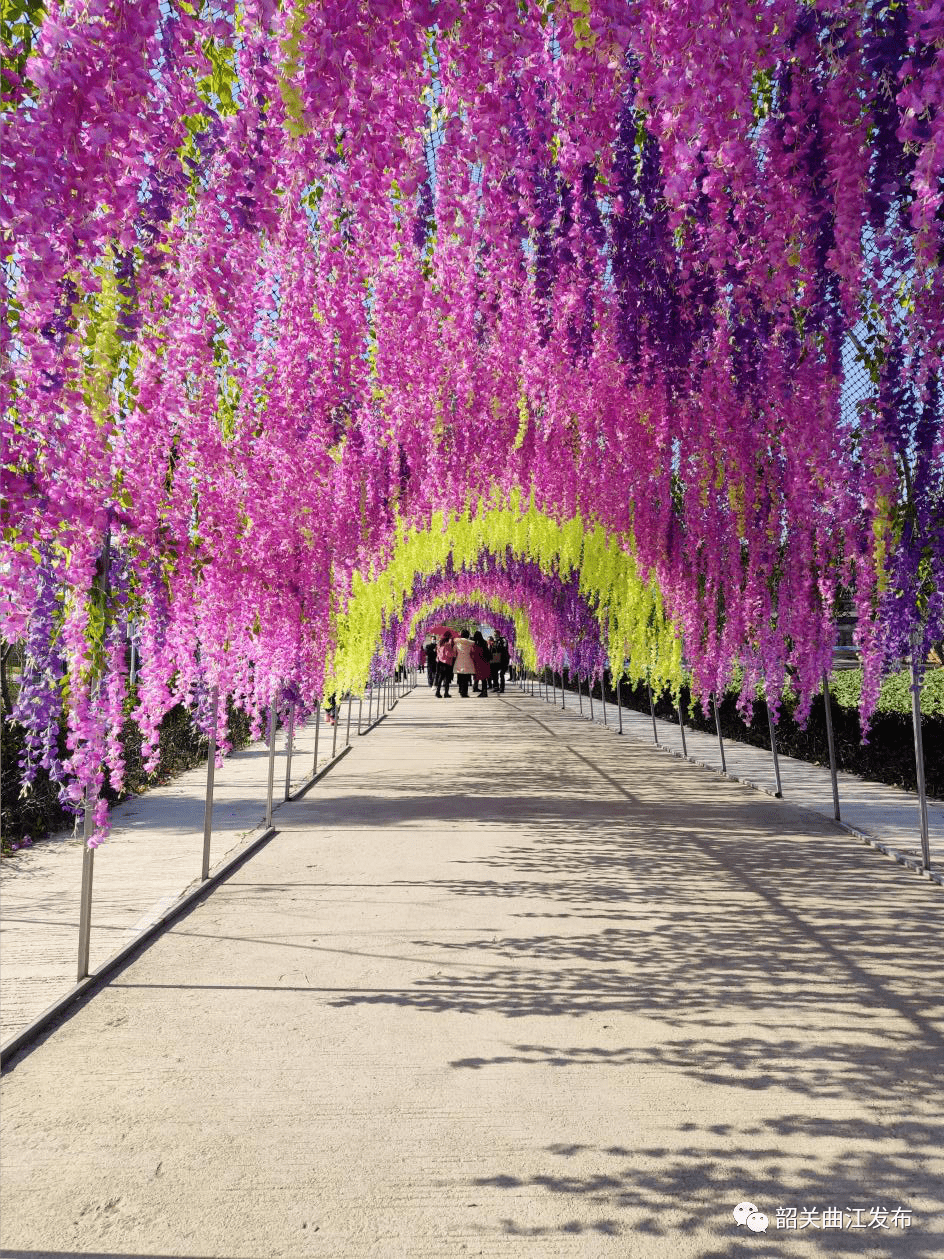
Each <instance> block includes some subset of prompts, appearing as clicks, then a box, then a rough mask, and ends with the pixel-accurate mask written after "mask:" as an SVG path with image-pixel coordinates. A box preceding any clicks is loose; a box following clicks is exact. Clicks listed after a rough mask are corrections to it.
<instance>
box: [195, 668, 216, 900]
mask: <svg viewBox="0 0 944 1260" xmlns="http://www.w3.org/2000/svg"><path fill="white" fill-rule="evenodd" d="M210 706H211V708H212V710H213V720H212V722H211V723H210V748H209V756H208V757H207V790H206V803H205V805H204V806H203V865H202V866H201V867H200V878H201V879H209V878H210V836H211V835H212V834H213V776H214V774H215V771H216V721H217V715H218V714H219V709H220V689H219V687H214V688H213V690H212V691H211V692H210Z"/></svg>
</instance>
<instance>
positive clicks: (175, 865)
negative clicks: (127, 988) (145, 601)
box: [0, 700, 379, 1044]
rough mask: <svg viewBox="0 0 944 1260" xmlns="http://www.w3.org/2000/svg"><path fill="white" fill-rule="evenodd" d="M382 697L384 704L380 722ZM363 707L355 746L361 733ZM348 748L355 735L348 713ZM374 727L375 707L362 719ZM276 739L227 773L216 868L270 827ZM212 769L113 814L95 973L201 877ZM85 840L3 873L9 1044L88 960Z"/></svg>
mask: <svg viewBox="0 0 944 1260" xmlns="http://www.w3.org/2000/svg"><path fill="white" fill-rule="evenodd" d="M378 708H379V701H376V700H375V701H374V703H373V714H372V716H374V717H375V716H376V713H377V711H378ZM357 716H358V705H357V703H356V702H355V704H354V706H353V714H352V723H353V724H352V727H351V738H352V739H355V738H356V736H357ZM341 717H342V724H341V725H340V727H339V728H338V737H337V747H338V748H339V749H340V748H342V747H343V746H344V741H345V737H346V735H347V709H346V707H345V708H344V709H343V710H342V714H341ZM362 718H363V726H364V728H365V729H366V725H367V708H366V706H365V707H364V712H363V714H362ZM277 741H278V742H277V748H278V757H277V761H276V778H275V792H274V798H275V802H276V804H278V803H279V802H280V801H281V800H282V799H283V797H284V793H285V769H286V761H285V736H284V734H280V735H279V736H277ZM314 747H315V723H314V719H312V721H311V722H310V723H309V725H308V726H305V727H299V729H298V731H297V732H296V738H295V741H294V752H293V757H292V789H293V790H295V789H297V788H298V787H300V786H301V784H302V783H303V782H304V780H305V779H306V778H307V777H308V776H309V775H311V773H312V770H313V768H314V760H313V758H314ZM333 747H334V728H332V727H329V726H327V725H326V724H325V723H323V722H322V723H321V727H320V732H319V738H318V765H319V766H323V765H325V764H326V762H327V761H329V760H330V758H331V751H332V748H333ZM267 752H268V749H267V746H266V744H265V742H261V743H256V744H253V745H251V746H250V747H248V748H245V749H243V750H241V751H240V752H237V753H234V754H233V755H232V756H231V757H228V758H227V759H226V760H225V761H224V762H223V765H222V767H221V768H220V769H219V770H217V771H216V774H215V783H214V809H213V835H212V839H211V846H210V869H211V870H213V869H215V868H216V867H217V866H219V865H220V863H222V862H223V861H224V860H225V859H226V857H227V855H228V854H230V853H232V852H233V850H234V849H236V848H238V847H239V846H240V845H241V844H242V843H244V842H245V841H246V839H247V837H250V836H251V835H252V833H253V832H254V831H256V830H257V829H259V828H260V826H261V824H262V821H263V818H264V816H265V800H266V787H267V779H268V756H267ZM205 800H206V765H205V764H204V765H203V766H200V767H198V768H197V769H195V770H189V771H187V772H186V773H185V774H182V775H180V777H179V778H176V779H174V780H173V781H172V782H171V783H167V784H164V785H163V786H161V787H155V788H151V789H150V790H149V791H148V792H147V793H146V794H145V795H144V796H140V797H134V798H132V799H130V800H128V801H125V802H124V803H123V804H121V805H119V806H118V807H117V808H116V809H115V810H114V811H113V812H112V819H113V829H112V834H111V835H110V837H109V839H108V841H107V842H106V843H105V844H104V845H103V846H102V847H101V848H100V849H98V851H97V852H96V855H95V866H94V876H93V887H92V892H93V906H92V932H91V945H90V957H89V966H90V969H91V970H92V971H94V970H95V969H96V968H97V967H98V966H100V965H101V964H102V963H103V962H104V961H105V960H106V959H108V958H110V957H111V956H112V955H113V954H115V953H117V951H118V950H119V949H121V948H122V946H124V945H125V944H127V943H128V942H129V941H131V940H132V939H133V938H134V936H135V935H136V934H137V933H138V932H140V931H141V930H142V929H143V928H144V927H146V926H147V925H148V924H149V923H153V922H155V921H156V920H157V919H158V918H159V917H160V915H161V914H162V913H163V912H164V910H165V909H166V908H167V907H168V906H169V905H170V904H171V903H172V902H173V901H175V900H176V899H177V898H178V897H179V896H180V895H181V894H182V893H183V892H184V891H185V890H186V889H187V888H188V887H190V886H191V885H193V884H194V883H196V882H198V881H199V876H200V865H201V862H202V858H203V813H204V802H205ZM82 849H83V841H82V838H81V835H80V836H78V837H74V836H73V835H72V833H71V832H68V831H65V832H61V833H60V834H59V835H57V836H55V837H53V838H50V839H49V840H44V841H41V842H40V843H38V844H36V845H35V846H33V847H32V848H30V849H23V850H21V851H20V852H19V853H17V854H15V855H13V856H12V857H9V858H4V859H3V863H2V865H0V895H2V902H3V915H2V918H0V1044H2V1043H3V1042H5V1041H7V1040H8V1038H10V1037H11V1036H13V1035H14V1034H15V1033H17V1032H19V1031H20V1029H21V1028H24V1027H25V1026H26V1025H27V1024H28V1023H30V1022H31V1021H32V1020H33V1019H35V1018H36V1017H37V1016H38V1015H40V1014H41V1013H42V1012H43V1011H45V1010H46V1009H47V1008H48V1007H50V1006H52V1004H53V1003H54V1002H55V1001H56V1000H57V999H58V998H60V997H62V995H63V994H65V993H67V992H68V991H69V989H70V988H71V987H72V986H73V985H74V984H75V980H76V968H77V957H78V932H79V892H80V889H81V885H82Z"/></svg>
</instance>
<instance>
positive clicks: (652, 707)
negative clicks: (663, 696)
mask: <svg viewBox="0 0 944 1260" xmlns="http://www.w3.org/2000/svg"><path fill="white" fill-rule="evenodd" d="M646 690H647V691H648V692H649V716H650V717H651V718H652V742H653V743H654V744H658V742H659V732H658V731H657V730H656V706H655V705H654V704H653V701H652V687H651V685H650V683H649V680H648V678H647V679H646Z"/></svg>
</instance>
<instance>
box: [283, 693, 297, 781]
mask: <svg viewBox="0 0 944 1260" xmlns="http://www.w3.org/2000/svg"><path fill="white" fill-rule="evenodd" d="M294 744H295V701H294V700H293V701H292V703H291V704H290V705H289V706H288V729H287V730H286V732H285V799H286V800H288V798H289V797H290V796H291V794H292V752H293V749H294Z"/></svg>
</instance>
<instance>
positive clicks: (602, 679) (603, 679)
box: [600, 673, 608, 726]
mask: <svg viewBox="0 0 944 1260" xmlns="http://www.w3.org/2000/svg"><path fill="white" fill-rule="evenodd" d="M600 695H601V696H602V698H603V725H604V726H607V725H608V723H607V720H606V674H605V673H604V674H601V676H600Z"/></svg>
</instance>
